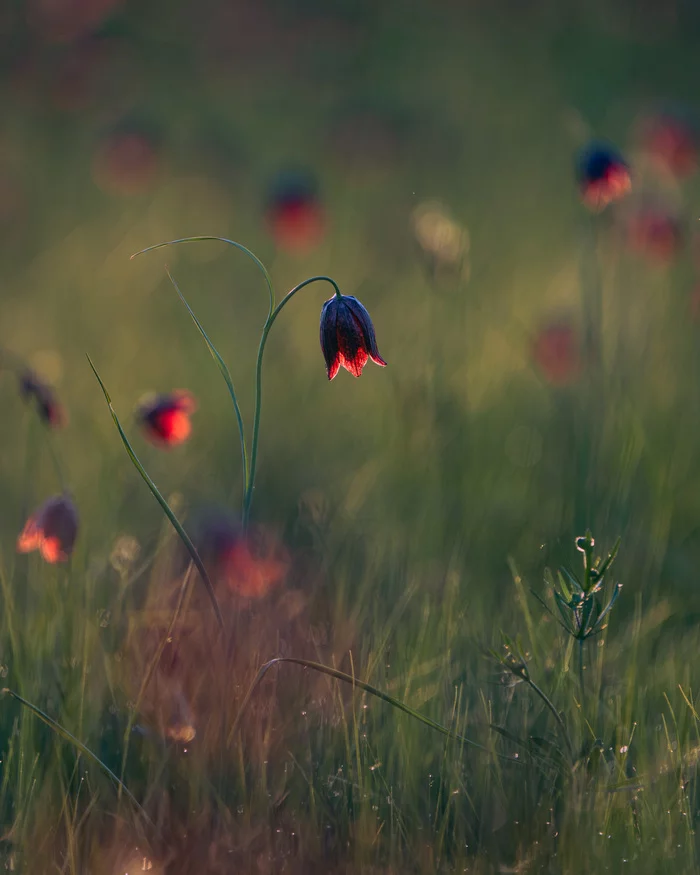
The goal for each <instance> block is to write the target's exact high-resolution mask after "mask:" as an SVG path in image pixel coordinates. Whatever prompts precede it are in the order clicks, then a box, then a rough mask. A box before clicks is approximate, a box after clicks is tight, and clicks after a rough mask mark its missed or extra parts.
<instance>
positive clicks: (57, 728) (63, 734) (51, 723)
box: [0, 687, 153, 823]
mask: <svg viewBox="0 0 700 875" xmlns="http://www.w3.org/2000/svg"><path fill="white" fill-rule="evenodd" d="M0 695H8V696H12V698H13V699H16V700H17V701H18V702H19V703H20V704H21V705H23V706H24V707H25V708H27V710H29V711H31V712H32V714H34V716H35V717H38V718H39V720H41V721H42V722H43V723H45V724H46V725H47V726H48V727H49V728H50V729H52V730H53V731H54V732H55V733H56V735H58V736H59V737H60V738H62V739H63V740H64V741H67V742H69V743H70V744H72V745H73V747H74V748H75V749H76V750H78V751H79V752H80V753H82V754H84V755H85V756H86V757H87V758H88V759H91V760H92V761H93V762H94V763H96V764H97V765H98V766H99V767H100V768H101V769H102V771H103V772H104V773H105V774H106V775H107V776H108V777H109V778H111V779H112V781H114V783H115V784H116V786H117V787H118V788H119V792H120V793H124V795H125V796H128V797H129V799H131V801H132V802H133V803H134V805H135V806H136V807H137V808H138V810H139V811H140V812H141V813H142V814H143V816H144V817H145V818H146V820H148V821H149V823H153V821H152V820H151V818H150V817H149V816H148V814H147V813H146V811H145V810H144V808H143V806H142V805H141V803H140V802H139V801H138V799H137V798H136V797H135V796H134V794H133V793H132V792H131V790H129V788H128V787H127V786H126V784H125V783H124V782H123V781H122V780H120V779H119V778H118V777H117V776H116V775H115V774H114V772H113V771H112V770H111V769H110V768H109V766H108V765H106V763H104V762H102V760H101V759H100V758H99V757H98V756H97V754H96V753H93V752H92V751H91V750H90V748H89V747H87V746H86V745H84V744H83V743H82V741H79V740H78V739H77V738H76V737H75V736H74V735H73V733H72V732H69V731H68V730H67V729H66V728H65V727H63V726H61V724H60V723H57V722H56V721H55V720H54V719H53V717H49V715H48V714H46V713H45V712H44V711H42V710H41V708H37V706H36V705H33V704H32V703H31V702H29V701H27V699H25V698H24V697H23V696H20V695H19V693H15V691H14V690H10V689H8V688H7V687H5V689H3V690H0Z"/></svg>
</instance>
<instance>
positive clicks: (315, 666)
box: [229, 656, 522, 765]
mask: <svg viewBox="0 0 700 875" xmlns="http://www.w3.org/2000/svg"><path fill="white" fill-rule="evenodd" d="M283 662H286V663H290V664H292V665H300V666H302V667H303V668H309V669H311V670H312V671H317V672H320V673H321V674H325V675H328V677H332V678H335V679H336V680H339V681H343V682H344V683H346V684H350V685H351V686H352V687H354V688H357V689H360V690H364V691H365V692H366V693H369V694H370V695H372V696H374V697H375V698H377V699H381V700H382V701H384V702H387V703H388V704H389V705H391V706H392V707H393V708H396V709H397V710H399V711H403V712H404V714H408V715H409V716H410V717H413V718H414V720H418V721H419V722H421V723H424V724H425V725H426V726H429V727H430V728H431V729H435V730H437V731H438V732H440V733H442V735H445V736H447V738H452V739H453V740H454V741H459V742H461V743H462V744H466V745H468V746H469V747H473V748H475V749H476V750H481V751H483V752H484V753H491V751H490V750H489V749H488V748H487V747H484V746H483V745H482V744H479V743H478V742H476V741H472V740H471V739H469V738H466V737H465V736H464V735H460V734H459V733H457V732H453V731H452V730H451V729H447V727H445V726H443V725H442V724H441V723H438V722H437V721H435V720H431V719H430V717H426V716H425V715H423V714H421V713H420V712H419V711H415V710H414V709H413V708H409V706H408V705H405V704H404V703H403V702H401V701H400V700H399V699H395V698H394V697H393V696H390V695H388V693H384V692H382V691H381V690H379V689H377V687H373V686H372V685H371V684H368V683H365V682H364V681H361V680H358V679H357V678H356V677H353V676H352V675H349V674H346V673H345V672H344V671H338V669H335V668H331V667H330V666H328V665H323V664H322V663H320V662H312V661H311V660H309V659H298V658H296V657H293V656H278V657H276V658H275V659H271V660H270V661H269V662H266V663H265V664H264V665H262V666H261V667H260V669H259V671H258V673H257V675H256V676H255V679H254V680H253V683H252V684H251V685H250V688H249V689H248V692H247V693H246V694H245V696H244V698H243V701H242V702H241V705H240V708H239V709H238V714H237V715H236V719H235V721H234V723H233V726H232V727H231V731H230V732H229V743H230V742H231V740H232V739H233V738H234V736H235V734H236V731H237V730H238V726H239V724H240V721H241V718H242V716H243V714H244V712H245V709H246V707H247V705H248V702H249V701H250V699H251V698H252V696H253V693H254V692H255V690H256V688H257V687H258V684H259V683H260V682H261V681H262V679H263V678H264V677H265V675H266V674H267V672H268V671H269V670H270V669H271V668H272V667H273V666H275V665H280V664H281V663H283ZM497 756H498V757H499V758H500V759H503V760H507V761H508V762H512V763H518V764H520V765H522V763H521V762H520V760H518V759H515V758H514V757H509V756H504V755H503V754H497Z"/></svg>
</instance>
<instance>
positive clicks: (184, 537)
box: [87, 356, 224, 629]
mask: <svg viewBox="0 0 700 875" xmlns="http://www.w3.org/2000/svg"><path fill="white" fill-rule="evenodd" d="M87 360H88V362H89V363H90V367H91V368H92V371H93V373H94V375H95V377H97V382H98V383H99V384H100V388H101V389H102V393H103V394H104V396H105V401H106V402H107V406H108V407H109V412H110V413H111V414H112V419H113V420H114V424H115V425H116V427H117V430H118V432H119V436H120V437H121V439H122V443H123V444H124V447H125V449H126V452H127V454H128V456H129V458H130V459H131V461H132V463H133V465H134V467H135V468H136V470H137V471H138V472H139V474H140V475H141V477H142V478H143V480H144V482H145V483H146V485H147V486H148V488H149V489H150V490H151V492H152V493H153V497H154V498H155V499H156V501H157V502H158V504H159V505H160V506H161V507H162V508H163V513H164V514H165V515H166V516H167V518H168V519H169V520H170V522H171V523H172V526H173V528H174V529H175V531H176V532H177V534H178V535H179V537H180V540H181V541H182V543H183V544H184V545H185V549H186V550H187V552H188V553H189V554H190V556H191V557H192V561H193V562H194V565H195V568H196V569H197V571H198V572H199V576H200V577H201V578H202V583H203V584H204V587H205V589H206V591H207V594H208V596H209V599H210V601H211V604H212V607H213V608H214V613H215V614H216V620H217V622H218V624H219V628H220V629H223V628H224V620H223V617H222V615H221V609H220V608H219V602H218V601H217V598H216V593H215V592H214V587H213V585H212V582H211V580H210V579H209V575H208V574H207V570H206V568H205V567H204V563H203V562H202V559H201V557H200V555H199V553H198V552H197V549H196V548H195V546H194V544H193V543H192V541H191V539H190V536H189V535H188V534H187V532H186V531H185V530H184V528H183V527H182V523H181V522H180V521H179V520H178V518H177V517H176V516H175V514H174V513H173V511H172V509H171V508H170V505H169V504H168V502H167V501H166V500H165V499H164V498H163V496H162V495H161V494H160V492H159V490H158V487H157V486H156V484H155V483H154V482H153V481H152V480H151V478H150V477H149V476H148V474H147V473H146V469H145V468H144V467H143V465H142V464H141V462H140V461H139V459H138V457H137V455H136V453H135V452H134V450H133V448H132V446H131V444H130V443H129V439H128V438H127V436H126V434H125V433H124V429H123V428H122V425H121V423H120V422H119V417H118V416H117V414H116V411H115V410H114V407H112V399H111V398H110V396H109V392H108V391H107V389H106V387H105V384H104V383H103V382H102V378H101V377H100V375H99V374H98V373H97V369H96V368H95V365H94V364H93V363H92V359H91V358H90V356H88V357H87Z"/></svg>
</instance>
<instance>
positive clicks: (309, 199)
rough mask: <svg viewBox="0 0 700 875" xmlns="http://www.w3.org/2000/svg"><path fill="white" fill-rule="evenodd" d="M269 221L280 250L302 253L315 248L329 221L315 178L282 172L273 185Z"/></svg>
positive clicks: (302, 174) (268, 209)
mask: <svg viewBox="0 0 700 875" xmlns="http://www.w3.org/2000/svg"><path fill="white" fill-rule="evenodd" d="M266 221H267V226H268V229H269V231H270V234H271V235H272V237H273V239H274V241H275V243H276V244H277V246H279V248H280V249H283V250H286V251H287V252H292V253H297V254H301V255H303V254H306V253H308V252H310V251H311V250H313V249H315V248H316V247H317V246H318V245H319V243H320V242H321V240H322V239H323V237H324V234H325V232H326V224H327V223H326V213H325V210H324V208H323V205H322V204H321V202H320V200H319V198H318V193H317V190H316V184H315V182H314V180H313V179H312V178H311V177H310V176H308V175H307V174H304V173H284V174H281V175H280V176H279V177H278V178H277V180H276V181H275V182H274V184H273V186H272V191H271V194H270V198H269V200H268V204H267V209H266Z"/></svg>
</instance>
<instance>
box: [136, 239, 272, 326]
mask: <svg viewBox="0 0 700 875" xmlns="http://www.w3.org/2000/svg"><path fill="white" fill-rule="evenodd" d="M202 240H218V241H219V242H220V243H228V245H229V246H234V247H235V248H236V249H240V251H241V252H244V253H245V254H246V255H247V256H248V258H250V259H251V261H253V262H254V263H255V264H256V265H257V267H258V269H259V270H260V271H261V273H262V275H263V276H264V277H265V282H266V283H267V290H268V292H269V295H270V310H269V313H270V314H272V311H273V310H274V309H275V290H274V289H273V287H272V280H271V279H270V274H269V273H268V272H267V268H266V267H265V265H264V264H263V263H262V261H260V259H259V258H258V256H257V255H255V254H254V253H252V252H251V251H250V249H248V247H247V246H244V245H243V244H242V243H236V241H235V240H229V239H228V238H227V237H213V236H208V235H207V236H198V237H180V238H179V239H177V240H167V241H166V242H165V243H156V244H155V246H147V247H146V248H145V249H140V250H139V251H138V252H134V254H133V255H132V256H131V258H132V259H134V258H136V256H137V255H143V254H144V253H145V252H153V251H154V250H156V249H162V248H163V247H164V246H175V245H177V244H178V243H199V242H201V241H202Z"/></svg>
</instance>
